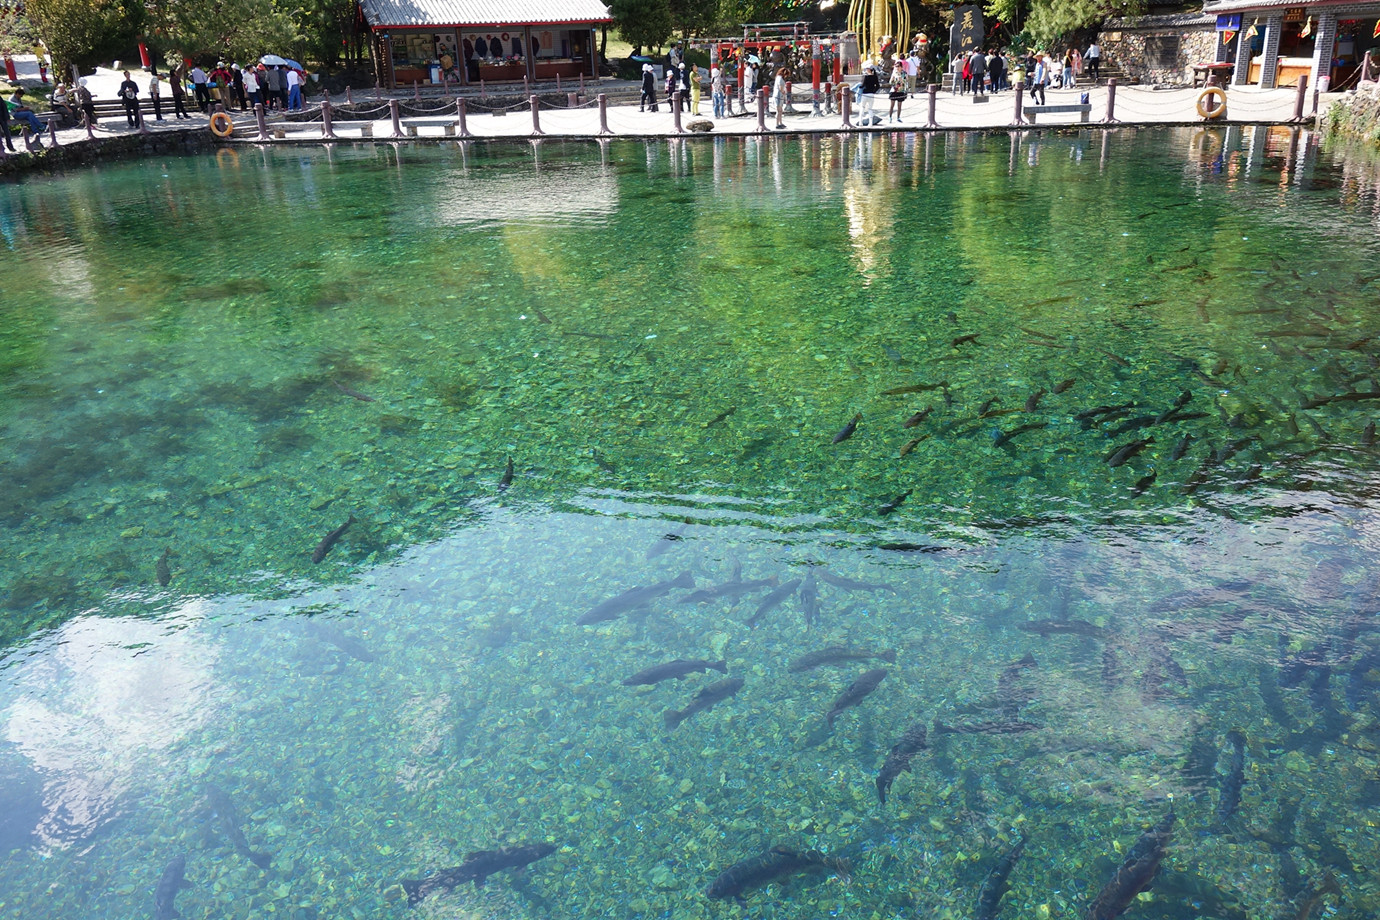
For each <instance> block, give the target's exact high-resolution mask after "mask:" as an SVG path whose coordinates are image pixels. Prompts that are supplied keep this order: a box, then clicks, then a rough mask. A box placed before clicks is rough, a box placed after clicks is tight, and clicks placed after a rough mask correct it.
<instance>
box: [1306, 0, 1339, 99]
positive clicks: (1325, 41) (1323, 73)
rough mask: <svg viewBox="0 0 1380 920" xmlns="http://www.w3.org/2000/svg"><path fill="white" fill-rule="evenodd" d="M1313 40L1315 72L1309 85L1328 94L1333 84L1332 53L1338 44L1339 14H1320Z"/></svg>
mask: <svg viewBox="0 0 1380 920" xmlns="http://www.w3.org/2000/svg"><path fill="white" fill-rule="evenodd" d="M1315 28H1316V30H1317V31H1316V32H1314V39H1313V70H1312V71H1311V72H1310V79H1309V81H1308V84H1309V85H1310V86H1312V87H1313V88H1314V89H1316V90H1318V91H1319V92H1323V93H1325V92H1327V91H1328V89H1330V88H1331V83H1332V51H1333V49H1334V47H1335V46H1336V43H1337V14H1336V13H1335V12H1333V11H1331V10H1325V11H1323V12H1320V13H1318V24H1317V26H1316V27H1315Z"/></svg>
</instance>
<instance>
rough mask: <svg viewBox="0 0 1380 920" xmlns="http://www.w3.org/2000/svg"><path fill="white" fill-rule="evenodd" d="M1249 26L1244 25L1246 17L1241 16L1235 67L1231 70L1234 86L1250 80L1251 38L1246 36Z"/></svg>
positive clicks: (1244, 83)
mask: <svg viewBox="0 0 1380 920" xmlns="http://www.w3.org/2000/svg"><path fill="white" fill-rule="evenodd" d="M1248 31H1250V27H1249V26H1247V25H1246V17H1245V16H1242V17H1241V35H1240V37H1238V38H1237V39H1236V67H1235V69H1233V70H1232V72H1231V82H1232V83H1233V84H1234V85H1236V86H1245V85H1246V84H1247V83H1249V82H1250V75H1251V40H1250V39H1248V38H1247V37H1246V33H1247V32H1248Z"/></svg>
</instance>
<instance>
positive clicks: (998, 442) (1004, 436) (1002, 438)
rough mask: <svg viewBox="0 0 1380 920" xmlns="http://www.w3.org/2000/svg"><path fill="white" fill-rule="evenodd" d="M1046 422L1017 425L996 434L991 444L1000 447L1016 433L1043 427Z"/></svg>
mask: <svg viewBox="0 0 1380 920" xmlns="http://www.w3.org/2000/svg"><path fill="white" fill-rule="evenodd" d="M1048 424H1049V423H1048V422H1029V423H1027V424H1025V425H1017V426H1016V427H1015V428H1012V429H1011V430H1010V431H1003V432H1002V433H1001V434H999V435H997V437H996V438H995V439H994V440H993V441H992V445H993V446H994V447H1002V446H1003V445H1005V444H1007V443H1009V442H1010V441H1011V439H1012V438H1014V437H1015V436H1016V435H1018V434H1021V433H1022V432H1026V431H1034V430H1036V429H1037V428H1044V427H1045V426H1046V425H1048Z"/></svg>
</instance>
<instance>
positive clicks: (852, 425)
mask: <svg viewBox="0 0 1380 920" xmlns="http://www.w3.org/2000/svg"><path fill="white" fill-rule="evenodd" d="M861 421H862V413H861V412H859V413H858V414H857V415H855V416H853V419H852V421H850V422H849V423H848V424H847V425H844V426H843V429H842V430H841V431H839V433H838V434H836V435H834V443H835V444H837V443H839V442H840V441H847V440H848V439H849V438H851V437H853V432H855V431H857V430H858V422H861Z"/></svg>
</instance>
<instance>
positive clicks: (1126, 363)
mask: <svg viewBox="0 0 1380 920" xmlns="http://www.w3.org/2000/svg"><path fill="white" fill-rule="evenodd" d="M1092 349H1093V351H1100V352H1102V353H1103V354H1104V355H1106V356H1107V357H1109V358H1111V359H1112V360H1113V361H1115V362H1116V363H1117V364H1120V365H1121V366H1122V367H1130V366H1131V362H1130V361H1127V360H1126V359H1125V358H1123V357H1121V356H1120V355H1114V354H1112V353H1111V352H1110V351H1108V350H1107V349H1105V348H1098V347H1097V346H1096V345H1094V346H1093V347H1092Z"/></svg>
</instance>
